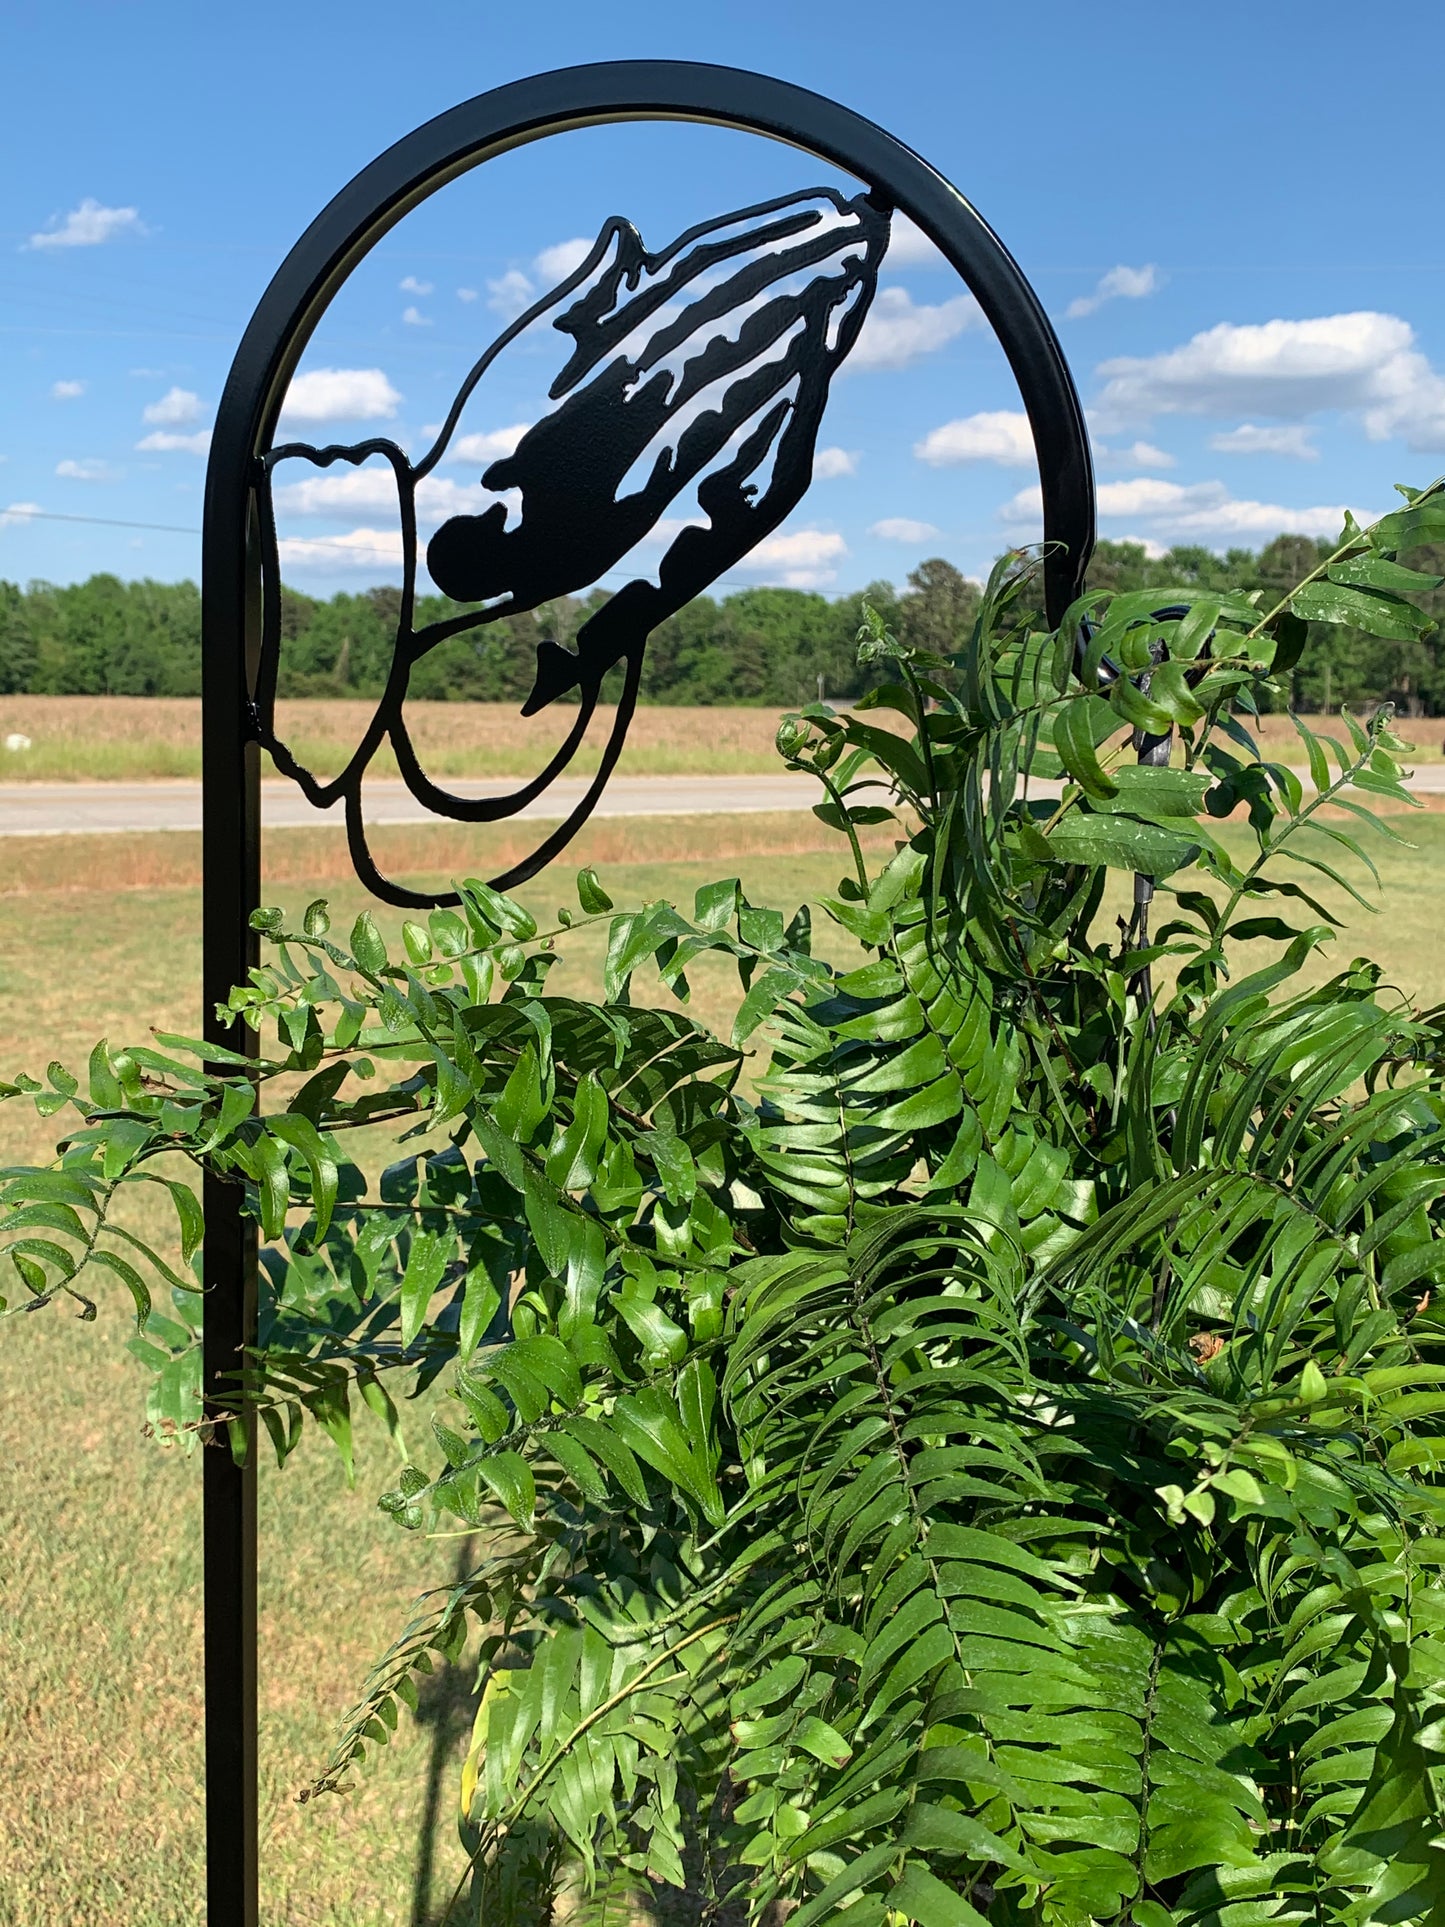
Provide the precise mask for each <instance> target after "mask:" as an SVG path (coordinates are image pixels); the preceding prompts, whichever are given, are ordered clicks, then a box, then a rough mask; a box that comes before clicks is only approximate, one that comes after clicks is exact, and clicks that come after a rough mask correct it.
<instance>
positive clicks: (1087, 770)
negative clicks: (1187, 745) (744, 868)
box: [1053, 700, 1167, 797]
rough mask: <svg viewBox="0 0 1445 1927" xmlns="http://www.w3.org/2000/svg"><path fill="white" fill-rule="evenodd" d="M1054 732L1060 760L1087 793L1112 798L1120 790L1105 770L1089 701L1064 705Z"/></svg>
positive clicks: (1055, 746)
mask: <svg viewBox="0 0 1445 1927" xmlns="http://www.w3.org/2000/svg"><path fill="white" fill-rule="evenodd" d="M1166 721H1167V718H1166ZM1053 734H1054V748H1055V749H1056V750H1057V751H1058V755H1059V760H1060V762H1061V763H1062V764H1063V766H1064V768H1065V769H1066V770H1067V771H1068V773H1069V775H1070V776H1071V777H1072V778H1073V779H1074V781H1075V782H1076V783H1077V784H1078V785H1079V787H1080V789H1082V790H1083V791H1084V794H1085V795H1086V796H1098V797H1109V796H1113V795H1114V794H1115V793H1116V789H1117V785H1116V784H1115V782H1114V779H1113V777H1112V776H1109V775H1107V774H1106V773H1105V770H1104V766H1103V764H1102V763H1101V762H1100V761H1099V758H1098V755H1097V753H1096V751H1095V749H1094V735H1093V728H1092V716H1091V713H1090V710H1089V708H1088V705H1087V704H1086V703H1085V702H1081V701H1078V700H1074V701H1071V702H1066V703H1064V704H1062V705H1061V706H1060V708H1059V709H1058V710H1057V711H1056V712H1055V715H1054V727H1053Z"/></svg>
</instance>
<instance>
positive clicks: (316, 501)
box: [276, 462, 487, 522]
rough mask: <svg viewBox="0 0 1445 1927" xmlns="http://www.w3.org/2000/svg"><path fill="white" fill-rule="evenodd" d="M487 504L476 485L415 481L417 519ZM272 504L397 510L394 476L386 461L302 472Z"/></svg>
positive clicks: (343, 511)
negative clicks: (302, 477) (323, 472)
mask: <svg viewBox="0 0 1445 1927" xmlns="http://www.w3.org/2000/svg"><path fill="white" fill-rule="evenodd" d="M486 506H487V502H486V499H484V498H483V496H482V495H481V494H480V492H479V491H478V490H476V489H472V488H468V487H466V486H465V485H464V484H462V483H460V482H448V481H444V480H442V479H441V478H440V477H438V476H435V475H427V476H424V477H423V478H422V480H421V481H419V482H418V483H417V485H416V508H417V517H418V520H420V521H423V522H442V521H445V519H446V518H447V516H449V515H477V514H479V513H480V512H481V510H482V509H483V508H485V507H486ZM276 507H277V509H278V510H280V511H282V512H283V513H287V512H289V513H290V514H293V515H335V516H338V517H341V516H347V515H364V514H367V513H369V512H372V511H376V510H389V511H390V512H391V513H393V514H395V513H396V510H397V494H396V476H395V474H394V473H393V472H392V469H391V466H390V464H389V463H388V464H382V463H380V462H378V463H374V464H372V465H370V466H368V467H365V468H345V469H341V470H339V471H338V472H335V473H332V474H328V475H308V476H307V477H306V479H305V480H304V481H300V482H287V483H284V484H283V485H282V486H281V487H279V488H278V489H277V490H276Z"/></svg>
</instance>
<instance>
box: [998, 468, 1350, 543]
mask: <svg viewBox="0 0 1445 1927" xmlns="http://www.w3.org/2000/svg"><path fill="white" fill-rule="evenodd" d="M1356 512H1357V514H1360V519H1361V520H1362V521H1364V520H1368V519H1370V518H1369V517H1368V516H1367V515H1366V514H1363V513H1361V512H1360V511H1358V510H1357V511H1356ZM1001 513H1002V515H1003V519H1004V520H1005V521H1006V522H1012V523H1027V524H1031V525H1037V524H1038V523H1039V521H1040V520H1041V519H1042V516H1043V497H1042V493H1041V491H1040V490H1039V489H1038V488H1037V487H1034V488H1026V489H1020V491H1019V493H1018V494H1017V495H1015V496H1014V497H1013V499H1012V500H1011V501H1009V502H1006V503H1005V504H1004V507H1003V510H1002V511H1001ZM1344 513H1345V508H1344V504H1343V503H1329V504H1324V505H1320V506H1316V507H1312V508H1286V507H1283V506H1281V505H1280V504H1279V503H1277V502H1255V501H1250V500H1244V499H1240V498H1238V497H1236V496H1233V495H1231V494H1230V492H1229V490H1228V489H1227V488H1226V487H1225V485H1224V483H1223V482H1191V483H1182V482H1165V481H1161V480H1160V479H1159V478H1158V477H1157V476H1152V475H1137V476H1134V477H1132V478H1131V479H1130V480H1129V481H1127V482H1105V483H1103V484H1102V485H1101V487H1100V489H1099V514H1100V515H1101V516H1105V517H1110V518H1112V517H1114V516H1128V517H1130V518H1131V519H1132V520H1137V521H1144V522H1149V523H1151V524H1153V528H1154V533H1155V536H1156V537H1160V536H1162V537H1166V538H1168V539H1169V540H1170V541H1172V542H1208V541H1211V540H1213V541H1231V540H1232V541H1239V540H1241V539H1247V540H1249V541H1253V542H1267V541H1269V540H1270V539H1271V538H1272V537H1273V536H1276V535H1282V534H1286V533H1288V534H1291V535H1338V533H1339V531H1340V526H1341V524H1342V522H1343V521H1344ZM1131 539H1134V540H1138V539H1140V538H1137V537H1135V538H1131Z"/></svg>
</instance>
